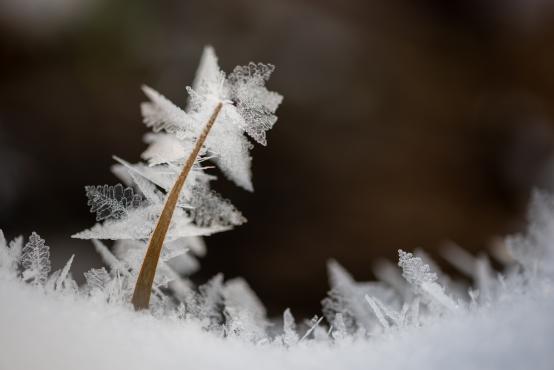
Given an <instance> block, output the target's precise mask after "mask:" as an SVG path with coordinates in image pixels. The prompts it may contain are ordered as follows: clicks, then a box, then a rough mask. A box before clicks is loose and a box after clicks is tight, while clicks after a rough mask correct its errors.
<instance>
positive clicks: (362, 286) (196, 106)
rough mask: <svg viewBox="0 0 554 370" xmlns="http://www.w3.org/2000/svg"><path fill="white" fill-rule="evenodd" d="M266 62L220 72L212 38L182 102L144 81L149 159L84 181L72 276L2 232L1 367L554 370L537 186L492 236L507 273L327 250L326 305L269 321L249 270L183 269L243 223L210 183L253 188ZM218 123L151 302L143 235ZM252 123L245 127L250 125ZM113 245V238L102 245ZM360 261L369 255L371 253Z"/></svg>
mask: <svg viewBox="0 0 554 370" xmlns="http://www.w3.org/2000/svg"><path fill="white" fill-rule="evenodd" d="M272 71H273V66H270V65H264V64H254V63H250V64H249V65H248V66H244V67H237V68H236V69H235V70H234V71H233V72H232V73H230V74H229V75H226V74H225V73H223V72H222V71H221V70H220V69H219V67H218V64H217V59H216V56H215V53H214V51H213V50H212V49H211V48H206V49H205V51H204V54H203V56H202V60H201V63H200V67H199V70H198V73H197V76H196V78H195V81H194V84H193V86H192V87H190V88H187V91H188V93H189V101H188V104H187V107H186V108H185V109H181V108H178V107H177V106H175V105H173V103H171V102H170V101H169V100H167V99H166V98H164V97H163V96H162V95H161V94H159V93H157V92H156V91H154V90H153V89H151V88H148V87H145V88H144V92H145V94H146V95H147V96H148V98H149V100H150V101H149V102H147V103H143V105H142V114H143V117H144V123H145V124H146V125H147V126H149V127H151V128H152V130H153V132H152V133H150V134H148V135H147V136H146V137H145V141H146V143H147V144H148V147H147V149H146V151H145V152H144V153H143V154H142V158H143V159H144V161H145V162H139V163H135V164H131V163H129V162H127V161H125V160H123V159H120V158H116V161H117V164H116V165H115V166H114V167H113V171H114V173H115V174H116V175H117V176H118V177H119V178H120V179H121V181H122V183H120V184H116V185H101V186H87V187H86V189H85V190H86V196H87V198H88V205H89V206H90V210H91V212H93V213H94V214H95V215H96V220H97V222H98V223H97V224H96V225H94V226H93V227H92V228H90V229H88V230H85V231H82V232H80V233H78V234H76V235H74V236H75V237H77V238H83V239H91V241H92V245H93V246H94V248H95V249H96V251H97V252H98V253H99V254H100V256H101V257H102V258H103V260H104V262H105V266H98V267H97V268H93V269H91V270H90V271H88V272H87V273H85V280H86V283H85V284H84V285H82V286H78V284H77V283H76V282H75V280H74V277H73V276H72V273H71V264H72V262H73V257H71V258H70V259H69V261H67V263H66V265H65V266H64V267H63V268H62V269H60V270H57V271H54V272H52V271H51V266H50V249H49V247H48V245H47V243H46V242H45V240H43V239H42V238H41V237H40V236H39V235H38V234H37V233H34V232H33V233H32V234H31V235H30V236H29V238H28V239H27V240H24V239H23V238H22V237H18V238H15V239H14V240H12V241H7V240H6V239H5V238H4V235H3V234H2V233H1V232H0V302H1V305H0V328H1V332H0V333H1V334H0V369H10V370H11V369H14V370H15V369H26V370H31V369H74V368H79V369H152V368H160V369H222V368H227V369H261V368H263V369H380V370H386V369H401V368H402V369H406V368H410V369H414V368H417V369H445V368H448V369H526V368H533V369H552V366H553V365H552V364H554V353H553V351H552V348H554V339H553V338H554V336H553V335H552V333H553V332H554V318H553V317H552V312H554V286H553V282H552V279H553V278H554V198H553V197H552V196H551V195H549V194H546V193H542V192H536V193H535V194H534V196H533V199H532V203H531V206H530V210H529V225H528V228H527V230H526V231H525V232H524V233H522V234H521V235H516V236H513V237H509V238H507V239H506V240H505V241H504V243H502V245H501V247H503V248H504V252H505V258H503V259H502V261H501V262H502V264H503V266H502V268H501V269H494V268H493V267H492V265H491V264H490V262H489V260H488V258H487V257H485V256H484V255H482V256H477V257H474V256H473V255H471V254H470V253H468V252H466V251H465V250H463V249H462V248H461V247H458V246H455V245H451V246H449V247H448V248H447V249H445V250H444V257H445V258H446V259H447V260H448V261H449V262H450V263H451V264H452V265H453V266H454V267H456V268H457V269H458V270H460V272H461V273H462V274H465V275H467V277H468V278H469V280H470V281H471V282H472V284H471V285H467V284H464V283H461V282H459V281H456V280H454V279H451V278H449V277H448V276H446V275H445V274H444V273H442V272H441V271H439V270H438V269H437V268H436V264H435V263H434V262H433V261H432V260H431V259H430V257H429V256H428V255H426V254H425V253H424V252H423V251H415V252H413V253H409V252H404V251H399V261H398V264H397V265H395V264H392V263H384V264H382V265H380V266H378V267H377V269H376V270H375V275H376V276H378V278H379V279H378V280H377V281H372V282H357V281H355V280H354V279H353V277H352V276H351V275H350V274H349V273H348V272H347V271H346V270H345V269H344V268H343V267H342V266H341V265H340V264H339V263H338V262H336V261H330V262H329V264H328V271H329V281H330V291H329V293H328V296H327V297H326V298H325V299H323V301H322V310H321V314H319V313H314V314H316V315H314V317H313V318H311V319H308V320H298V321H297V320H296V319H295V317H294V316H293V313H292V312H291V310H289V309H287V310H285V311H284V313H283V317H282V320H274V319H271V318H268V317H267V315H266V311H265V308H264V306H263V304H262V303H261V302H260V300H259V299H258V297H257V296H256V295H255V293H254V292H253V291H252V290H251V289H250V287H249V286H248V284H247V283H246V281H244V280H243V279H232V280H225V279H224V278H223V276H222V275H216V276H214V277H213V278H212V279H210V280H209V281H207V282H206V283H205V284H203V285H201V286H198V287H197V286H194V285H193V284H192V283H191V281H190V280H189V279H188V276H190V275H191V274H192V273H194V272H195V271H196V270H197V269H198V268H199V263H198V260H197V257H201V256H202V255H203V254H204V253H205V245H204V242H203V240H202V236H206V235H210V234H213V233H216V232H221V231H225V230H228V229H230V228H232V227H234V226H238V225H240V224H242V223H243V222H245V218H244V217H243V216H242V215H241V214H240V212H239V211H238V210H237V209H235V208H234V206H233V205H232V204H231V203H230V202H229V201H227V200H225V199H223V198H222V197H221V196H220V195H218V194H216V193H215V192H214V191H212V190H211V189H210V182H211V181H213V180H214V179H215V177H214V176H213V175H211V174H209V173H208V172H207V171H206V170H207V169H209V166H208V163H209V162H213V163H215V164H216V165H217V166H219V167H220V169H221V171H222V172H223V173H224V174H225V175H226V176H227V177H228V178H229V179H230V180H231V181H233V182H234V183H236V184H237V185H238V186H241V187H243V188H244V189H246V190H252V189H253V186H252V180H251V171H250V163H251V157H250V155H249V150H250V148H251V146H252V144H251V143H250V141H249V139H248V138H247V136H246V135H248V136H249V137H250V138H251V139H253V140H254V141H256V142H258V143H260V144H263V145H265V144H266V135H265V133H266V131H267V130H269V129H270V128H271V127H272V126H273V124H274V123H275V121H276V116H275V115H274V113H275V110H276V109H277V107H278V105H279V104H280V102H281V100H282V98H281V96H280V95H278V94H277V93H274V92H270V91H268V90H267V89H266V88H265V83H266V82H267V80H268V78H269V76H270V74H271V73H272ZM214 112H216V113H217V114H216V115H215V116H216V117H217V118H216V120H215V122H212V123H213V127H212V128H211V131H210V133H209V135H208V136H207V137H206V138H205V141H204V142H203V143H202V145H201V149H200V151H199V153H198V156H197V157H196V158H194V164H193V167H192V170H191V172H190V173H189V175H188V177H187V179H186V182H185V184H184V186H183V188H182V191H180V192H179V194H178V196H179V197H178V200H177V202H176V207H175V211H174V213H173V217H172V218H171V223H170V225H169V228H168V232H167V235H166V237H165V240H164V243H163V249H162V251H161V256H160V259H159V263H158V264H157V270H156V274H155V280H154V284H153V286H152V292H151V294H152V296H151V300H150V306H149V310H144V311H135V310H134V309H133V305H132V304H131V297H132V295H133V289H134V287H135V283H136V281H137V276H138V274H139V271H140V268H141V263H143V259H144V256H145V253H146V249H147V246H148V240H149V237H150V235H151V233H152V231H153V230H154V228H155V227H156V223H157V222H158V217H159V215H160V212H161V210H162V208H163V207H164V206H165V205H166V201H167V194H168V193H169V192H170V190H171V188H172V187H173V184H174V183H175V181H176V178H177V177H178V176H179V173H180V171H181V168H182V167H183V165H184V163H185V162H186V161H187V158H188V157H189V153H191V151H192V150H193V147H194V146H195V145H196V143H198V140H199V138H200V137H201V136H202V132H203V130H204V129H205V126H204V125H205V123H206V122H207V121H209V120H210V117H212V116H214ZM245 134H246V135H245ZM106 240H109V241H113V242H110V243H112V244H111V245H108V243H107V242H106ZM368 262H369V261H368Z"/></svg>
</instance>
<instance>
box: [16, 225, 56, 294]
mask: <svg viewBox="0 0 554 370" xmlns="http://www.w3.org/2000/svg"><path fill="white" fill-rule="evenodd" d="M21 265H22V266H23V269H24V270H23V279H24V280H26V281H32V282H33V283H34V284H35V285H38V284H44V283H45V282H46V279H47V278H48V273H49V272H50V248H49V247H48V246H47V245H46V244H45V242H44V239H42V238H41V237H40V236H39V235H38V234H37V233H35V232H33V233H32V234H31V236H30V237H29V241H28V242H27V244H25V247H24V248H23V255H22V257H21Z"/></svg>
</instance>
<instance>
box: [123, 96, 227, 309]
mask: <svg viewBox="0 0 554 370" xmlns="http://www.w3.org/2000/svg"><path fill="white" fill-rule="evenodd" d="M222 106H223V105H222V103H218V104H217V106H216V107H215V109H214V111H213V113H212V115H211V116H210V119H209V120H208V122H207V123H206V125H205V126H204V128H203V129H202V132H201V133H200V136H199V137H198V138H197V139H196V143H195V145H194V148H193V149H192V152H191V153H190V155H189V157H188V158H187V161H186V162H185V164H184V166H183V169H182V170H181V173H180V174H179V177H178V178H177V180H176V181H175V184H173V187H172V188H171V191H170V192H169V195H168V196H167V198H166V200H165V204H164V208H163V210H162V213H161V214H160V217H159V218H158V223H157V224H156V228H155V229H154V232H153V233H152V236H151V237H150V242H149V243H148V249H147V250H146V255H145V256H144V261H143V262H142V267H141V269H140V273H139V275H138V278H137V283H136V285H135V291H134V292H133V298H132V299H131V303H133V306H134V307H135V310H143V309H147V308H148V305H149V303H150V293H151V291H152V284H153V283H154V275H155V274H156V267H157V266H158V260H159V259H160V253H161V251H162V247H163V244H164V240H165V236H166V234H167V230H168V229H169V225H170V224H171V218H172V217H173V212H174V211H175V206H176V205H177V201H178V200H179V194H181V190H182V189H183V186H184V184H185V180H186V179H187V176H188V174H189V172H190V170H191V168H192V166H193V164H194V162H196V158H197V157H198V153H200V149H202V145H204V142H205V141H206V138H207V137H208V134H209V133H210V130H211V128H212V126H213V125H214V123H215V121H216V119H217V116H218V115H219V112H220V111H221V108H222Z"/></svg>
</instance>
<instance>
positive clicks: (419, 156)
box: [0, 0, 554, 315]
mask: <svg viewBox="0 0 554 370" xmlns="http://www.w3.org/2000/svg"><path fill="white" fill-rule="evenodd" d="M553 16H554V2H552V1H549V0H456V1H439V0H427V1H408V0H388V1H385V0H379V1H378V0H341V1H338V0H328V1H320V0H303V1H299V0H287V1H261V0H235V1H222V0H201V1H179V0H166V1H146V0H125V1H124V0H117V1H116V0H0V86H1V88H0V179H1V180H0V227H1V228H2V229H4V230H5V232H6V234H7V235H8V236H9V237H13V236H15V235H17V234H26V235H28V234H29V233H30V232H31V231H33V230H36V231H38V232H39V233H40V234H41V235H42V236H43V237H45V238H46V239H47V241H48V242H49V245H50V246H51V248H52V250H53V257H54V260H55V265H56V266H59V265H61V264H62V262H63V261H64V260H65V259H66V258H67V257H68V256H69V255H70V254H71V253H76V255H77V256H76V260H77V265H76V269H77V272H82V271H84V270H86V269H88V268H90V267H92V266H99V265H100V263H101V262H100V259H99V258H98V257H97V256H96V255H95V253H94V251H93V248H92V246H91V245H90V243H88V242H84V241H76V240H71V239H69V235H71V234H72V233H74V232H76V231H79V230H82V229H83V228H85V227H89V226H90V225H92V224H93V222H94V218H93V215H91V214H90V213H89V212H88V209H87V206H86V199H85V196H84V191H83V186H84V185H87V184H104V183H108V184H114V183H116V182H117V180H116V178H115V177H114V176H113V175H112V174H111V173H110V170H109V167H110V165H111V164H112V163H113V161H112V159H111V155H112V154H117V155H118V156H121V157H123V158H126V159H128V160H130V161H137V160H138V159H139V154H140V153H141V151H142V150H143V149H144V145H143V143H142V141H141V138H142V135H143V134H144V133H145V132H146V131H147V130H146V128H145V127H144V126H143V125H142V123H141V119H140V114H139V103H140V102H141V101H143V100H144V97H143V96H142V94H141V92H140V89H139V87H140V85H141V84H142V83H147V84H149V85H151V86H153V87H154V88H156V89H157V90H159V91H160V92H162V93H164V94H165V95H166V96H168V97H169V98H171V99H172V100H173V101H175V102H179V103H184V101H185V90H184V88H185V85H186V84H188V83H190V82H191V81H192V78H193V76H194V71H195V68H196V65H197V62H198V58H199V56H200V53H201V50H202V47H203V46H204V45H205V44H212V45H214V46H215V48H216V51H217V53H218V54H219V57H220V61H221V64H222V66H223V68H224V69H225V70H227V71H229V70H231V69H232V68H233V66H234V65H236V64H244V63H246V62H248V61H250V60H255V61H265V62H272V63H274V64H275V65H276V66H277V71H276V73H275V74H274V76H273V78H272V80H271V82H270V87H271V88H272V89H274V90H276V91H279V92H280V93H281V94H283V95H284V96H285V100H284V103H283V105H282V106H281V108H280V109H279V111H278V115H279V122H278V123H277V125H276V126H275V128H274V129H273V130H272V131H271V133H270V135H269V146H268V147H267V148H263V147H257V148H256V149H255V150H254V153H253V155H254V184H255V187H256V191H255V193H253V194H249V193H246V192H244V191H242V190H240V189H237V188H235V187H233V186H231V184H229V183H228V182H226V181H225V180H222V181H221V182H220V183H219V184H218V190H220V191H221V193H223V195H225V196H226V197H228V198H230V199H231V200H232V201H233V203H234V204H235V205H237V207H238V208H239V209H241V210H242V211H243V213H244V214H245V215H246V217H247V218H248V219H249V223H248V224H246V225H245V226H243V227H241V228H238V229H236V230H234V231H231V232H227V233H224V234H219V235H217V236H213V237H210V238H208V239H207V243H208V248H209V252H208V256H207V257H206V258H204V259H203V260H202V270H201V272H200V273H198V274H197V275H196V276H195V280H196V281H198V282H202V281H205V280H206V279H207V278H208V277H210V276H212V275H213V274H215V273H216V272H219V271H221V272H223V273H224V274H225V275H226V276H227V277H234V276H243V277H245V278H246V279H247V280H248V281H249V282H250V283H251V285H252V286H253V288H254V290H255V291H256V292H257V293H258V294H259V296H260V297H261V298H262V300H263V301H264V303H265V304H266V305H267V306H268V308H269V309H270V312H271V313H273V314H275V313H277V312H280V311H282V310H283V309H284V308H285V307H287V306H290V307H292V308H293V312H295V313H298V314H305V315H311V314H314V313H317V312H318V310H319V301H320V300H321V299H322V298H323V297H324V295H325V292H326V290H327V281H326V272H325V264H326V260H327V259H329V258H331V257H334V258H336V259H337V260H338V261H339V262H341V263H342V264H343V265H344V266H345V267H346V268H347V269H349V270H350V271H351V272H352V273H353V274H354V276H355V277H356V278H357V279H360V280H364V279H370V278H371V277H372V272H371V267H372V264H373V263H374V262H375V261H376V260H377V259H378V258H389V259H395V258H396V250H397V249H398V248H403V249H408V250H411V249H414V248H416V247H423V248H425V249H426V250H429V251H431V252H433V251H436V250H437V248H439V247H440V246H441V244H442V243H443V242H444V241H445V240H453V241H455V242H457V243H459V244H461V245H463V246H465V247H466V248H468V249H470V250H474V251H475V250H479V249H486V248H487V247H488V246H489V244H490V242H491V240H492V239H493V238H494V237H496V236H499V235H504V234H506V233H510V232H515V231H517V230H518V229H519V228H520V227H521V224H522V220H523V216H524V211H525V203H526V201H527V198H528V195H529V191H530V189H531V188H532V187H533V186H540V187H543V188H552V187H553V185H554V172H553V171H551V170H550V169H554V152H553V148H554V124H553V118H554V109H553V105H552V103H553V99H554V48H553V47H552V45H553V42H554V22H553V20H554V17H553Z"/></svg>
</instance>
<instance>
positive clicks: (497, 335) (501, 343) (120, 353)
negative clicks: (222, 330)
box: [0, 280, 554, 370]
mask: <svg viewBox="0 0 554 370" xmlns="http://www.w3.org/2000/svg"><path fill="white" fill-rule="evenodd" d="M548 289H550V291H548ZM0 301H1V302H2V305H1V306H0V327H1V328H2V334H1V335H0V354H1V355H0V369H10V370H19V369H21V370H33V369H57V370H63V369H71V370H72V369H75V368H79V369H83V370H86V369H91V370H92V369H94V370H98V369H134V370H140V369H153V368H159V369H166V370H171V369H184V368H188V369H243V370H248V369H262V368H263V369H303V370H306V369H320V370H324V369H368V368H374V369H380V370H387V369H429V370H432V369H452V370H456V369H505V370H509V369H527V368H533V369H537V370H541V369H544V370H547V369H551V368H552V363H554V352H553V351H552V348H553V345H554V339H553V337H552V332H553V330H554V319H553V317H552V312H554V297H553V294H552V287H551V286H544V287H541V288H540V289H537V290H536V291H533V292H528V293H526V294H524V295H521V296H512V297H511V298H509V299H507V300H506V301H504V302H502V303H501V304H497V305H494V306H490V307H484V308H482V309H480V310H478V311H476V312H474V313H471V314H454V315H452V316H446V317H442V318H440V319H437V320H434V321H433V322H430V323H427V324H426V325H424V326H422V327H412V328H408V329H405V330H402V331H401V332H392V333H390V334H387V335H385V336H382V337H379V338H375V339H371V338H370V339H363V340H351V341H349V340H345V341H343V342H340V343H336V344H329V343H321V342H313V341H310V342H301V343H300V344H298V345H297V346H291V347H283V346H280V345H276V344H252V343H247V342H244V341H241V340H240V339H236V338H232V337H230V338H225V339H222V338H218V337H216V336H214V335H212V334H210V333H208V332H205V331H203V330H202V329H201V328H200V327H199V325H197V324H196V323H195V322H194V321H183V320H177V319H174V318H163V319H161V318H155V317H153V316H151V315H149V314H147V313H136V312H133V311H132V310H131V309H130V308H129V307H121V306H116V305H109V304H106V303H104V302H95V303H94V304H92V303H91V302H89V301H86V300H83V299H79V298H74V297H70V296H53V295H45V294H43V293H40V292H37V290H36V289H34V288H33V287H32V286H28V285H23V284H21V283H20V282H18V281H8V280H0Z"/></svg>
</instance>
